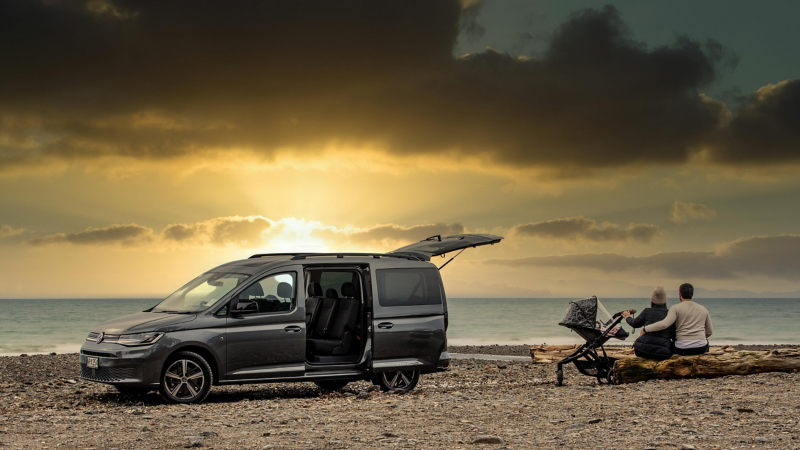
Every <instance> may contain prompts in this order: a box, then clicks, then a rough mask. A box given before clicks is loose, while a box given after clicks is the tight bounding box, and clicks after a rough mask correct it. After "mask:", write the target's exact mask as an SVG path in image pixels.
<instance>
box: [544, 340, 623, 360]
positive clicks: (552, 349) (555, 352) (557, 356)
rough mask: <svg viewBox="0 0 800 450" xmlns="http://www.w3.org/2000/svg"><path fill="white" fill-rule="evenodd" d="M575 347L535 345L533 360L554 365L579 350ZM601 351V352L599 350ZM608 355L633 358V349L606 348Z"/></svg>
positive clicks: (576, 345) (577, 345) (577, 346)
mask: <svg viewBox="0 0 800 450" xmlns="http://www.w3.org/2000/svg"><path fill="white" fill-rule="evenodd" d="M579 347H580V345H579V344H575V345H534V346H533V347H531V358H532V359H533V362H534V363H536V364H552V363H557V362H559V361H561V360H562V359H564V358H566V357H567V356H569V355H571V354H573V353H575V350H578V348H579ZM598 351H600V350H598ZM606 354H607V355H608V356H610V357H612V358H633V357H634V356H635V355H634V354H633V347H606Z"/></svg>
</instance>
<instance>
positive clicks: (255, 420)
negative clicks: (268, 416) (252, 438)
mask: <svg viewBox="0 0 800 450" xmlns="http://www.w3.org/2000/svg"><path fill="white" fill-rule="evenodd" d="M262 422H264V419H262V418H261V417H258V418H255V419H253V420H251V421H250V423H251V424H256V423H262Z"/></svg>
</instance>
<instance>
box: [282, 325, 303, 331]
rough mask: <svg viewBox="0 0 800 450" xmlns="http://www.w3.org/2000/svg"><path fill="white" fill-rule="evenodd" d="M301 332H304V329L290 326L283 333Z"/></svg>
mask: <svg viewBox="0 0 800 450" xmlns="http://www.w3.org/2000/svg"><path fill="white" fill-rule="evenodd" d="M300 330H302V328H300V327H298V326H297V325H289V326H288V327H286V328H284V329H283V331H285V332H287V333H290V332H292V331H293V332H295V333H299V332H300Z"/></svg>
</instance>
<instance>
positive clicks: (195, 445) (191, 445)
mask: <svg viewBox="0 0 800 450" xmlns="http://www.w3.org/2000/svg"><path fill="white" fill-rule="evenodd" d="M205 446H206V445H205V444H203V441H200V440H197V441H191V442H189V443H188V444H186V446H185V447H184V448H199V447H205Z"/></svg>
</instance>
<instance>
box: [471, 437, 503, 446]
mask: <svg viewBox="0 0 800 450" xmlns="http://www.w3.org/2000/svg"><path fill="white" fill-rule="evenodd" d="M472 443H473V444H502V443H503V439H502V438H501V437H500V436H490V435H482V436H477V437H475V439H473V440H472Z"/></svg>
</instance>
